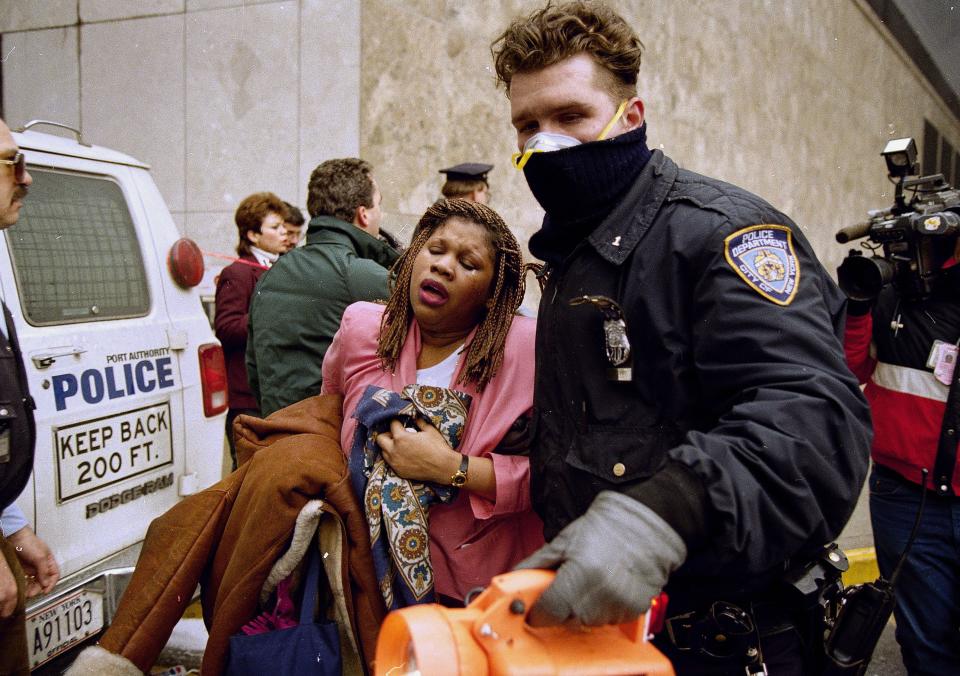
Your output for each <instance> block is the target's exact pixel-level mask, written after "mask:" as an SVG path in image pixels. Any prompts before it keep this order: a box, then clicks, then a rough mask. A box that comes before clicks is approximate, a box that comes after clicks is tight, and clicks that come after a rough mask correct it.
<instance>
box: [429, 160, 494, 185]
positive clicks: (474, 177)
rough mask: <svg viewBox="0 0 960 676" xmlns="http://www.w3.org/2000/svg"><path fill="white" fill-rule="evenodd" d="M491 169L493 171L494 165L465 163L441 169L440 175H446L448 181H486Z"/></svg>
mask: <svg viewBox="0 0 960 676" xmlns="http://www.w3.org/2000/svg"><path fill="white" fill-rule="evenodd" d="M491 169H493V165H492V164H482V163H480V162H464V163H463V164H457V165H455V166H452V167H447V168H446V169H441V170H440V172H439V173H441V174H446V175H447V180H448V181H486V180H487V172H488V171H490V170H491Z"/></svg>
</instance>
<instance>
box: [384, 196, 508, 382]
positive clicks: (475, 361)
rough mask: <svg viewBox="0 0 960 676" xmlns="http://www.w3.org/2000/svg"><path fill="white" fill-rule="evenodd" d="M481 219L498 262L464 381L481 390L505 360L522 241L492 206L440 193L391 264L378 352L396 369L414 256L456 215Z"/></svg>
mask: <svg viewBox="0 0 960 676" xmlns="http://www.w3.org/2000/svg"><path fill="white" fill-rule="evenodd" d="M455 217H459V218H462V219H464V220H466V221H470V222H471V223H476V224H477V225H479V226H481V227H482V228H483V229H484V230H486V231H487V234H488V236H489V238H490V248H491V249H492V250H493V256H494V261H493V263H494V266H493V279H492V283H491V287H490V288H491V291H490V299H491V301H492V304H491V305H490V307H489V308H488V309H487V312H486V314H485V315H484V317H483V319H481V320H480V323H479V325H478V326H477V332H476V334H475V335H474V337H473V340H471V341H470V344H469V345H468V346H467V348H466V352H465V355H464V359H465V363H464V367H463V369H462V370H461V373H460V378H459V379H458V380H457V382H458V383H460V384H466V383H468V382H473V383H475V384H476V386H477V389H478V390H480V391H481V392H482V391H483V388H484V387H486V385H487V383H489V382H490V380H491V379H492V378H493V377H494V376H495V375H496V374H497V370H498V369H499V368H500V365H501V364H502V363H503V349H504V344H505V343H506V339H507V333H508V332H509V331H510V324H511V322H512V321H513V316H514V314H516V312H517V308H519V307H520V303H521V302H522V301H523V293H524V265H523V256H522V255H521V253H520V245H519V244H518V243H517V239H516V238H515V237H514V236H513V233H512V232H510V228H509V227H508V226H507V224H506V223H504V221H503V219H502V218H500V216H499V215H498V214H497V212H495V211H494V210H493V209H491V208H490V207H488V206H486V205H484V204H480V203H479V202H472V201H470V200H465V199H441V200H439V201H437V202H436V203H434V204H433V206H431V207H430V208H429V209H427V211H426V213H425V214H424V215H423V217H422V218H421V219H420V222H419V223H418V224H417V228H416V230H415V231H414V234H413V241H411V242H410V246H409V248H407V250H406V251H405V252H404V253H403V255H401V256H400V258H398V259H397V261H396V263H394V264H393V267H392V268H391V270H390V271H391V273H392V277H393V279H394V282H393V285H392V286H393V289H392V290H391V294H390V299H389V300H388V301H387V305H386V308H385V309H384V312H383V317H382V319H381V320H380V335H379V338H378V342H377V356H378V357H380V361H381V363H382V365H383V367H384V368H385V369H386V370H390V371H392V370H394V369H395V368H396V365H397V361H398V360H399V359H400V351H401V349H402V348H403V341H404V340H405V339H406V337H407V331H408V329H409V327H410V322H411V321H412V320H413V318H414V315H413V307H412V306H411V304H410V283H411V279H412V277H413V262H414V259H416V257H417V254H419V253H420V250H421V249H422V248H423V246H424V244H426V242H427V240H428V239H430V237H431V236H432V235H433V233H435V232H436V231H437V230H438V229H439V228H440V227H441V226H443V225H444V224H445V223H446V222H447V221H448V220H450V219H451V218H455Z"/></svg>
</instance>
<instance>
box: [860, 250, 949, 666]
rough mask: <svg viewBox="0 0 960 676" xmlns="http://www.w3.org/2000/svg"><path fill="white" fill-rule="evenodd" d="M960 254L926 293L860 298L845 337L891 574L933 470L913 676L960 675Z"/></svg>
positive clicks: (904, 580) (912, 626) (902, 619)
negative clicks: (860, 387)
mask: <svg viewBox="0 0 960 676" xmlns="http://www.w3.org/2000/svg"><path fill="white" fill-rule="evenodd" d="M954 239H955V238H954ZM947 251H948V252H949V248H948V249H947ZM947 255H949V253H948V254H947ZM958 258H960V241H956V243H955V244H954V248H953V255H952V256H950V257H949V258H948V259H947V260H946V261H945V262H943V263H942V264H941V265H940V266H939V272H938V273H937V274H936V275H935V277H934V281H933V283H932V285H931V288H930V292H929V293H927V294H907V293H904V292H903V289H902V288H901V287H898V286H897V285H896V284H890V285H886V286H884V287H883V289H882V290H880V292H879V294H878V295H877V296H876V297H875V298H874V299H873V300H851V301H850V304H849V307H848V315H847V325H846V337H845V340H844V347H845V350H846V355H847V362H848V364H849V366H850V369H851V370H852V371H853V372H854V374H856V376H857V378H858V379H859V381H860V383H861V384H864V383H866V389H865V394H866V396H867V400H868V401H869V403H870V406H871V411H872V413H873V424H874V439H873V451H872V456H873V470H872V474H871V476H870V481H869V486H870V517H871V521H872V525H873V537H874V543H875V546H876V552H877V563H878V564H879V568H880V573H881V575H883V577H884V578H887V579H889V578H890V575H891V573H892V570H893V568H894V567H895V565H896V563H897V560H898V558H899V557H900V554H901V553H902V552H903V551H904V548H905V547H906V544H907V541H908V539H909V537H910V531H911V529H912V527H913V524H914V520H915V518H916V516H917V511H918V508H919V506H920V499H921V493H922V491H923V490H924V488H923V487H922V486H921V482H922V481H924V480H923V478H922V477H923V474H922V472H921V470H922V469H927V470H928V471H929V472H930V479H931V481H930V486H929V488H928V489H927V496H926V502H925V506H924V508H923V515H922V519H921V521H920V527H919V528H920V530H919V532H918V535H917V539H916V541H915V542H914V544H913V546H912V548H911V549H910V552H909V555H908V557H907V558H906V561H905V564H904V567H903V570H902V571H901V573H900V577H899V581H898V582H897V584H896V586H895V589H894V592H895V597H896V605H895V609H894V615H895V617H896V622H897V632H896V635H897V641H898V642H899V644H900V647H901V651H902V653H903V661H904V664H905V665H906V667H907V670H908V672H909V673H910V674H911V675H913V674H960V628H958V619H957V618H958V615H960V548H958V542H957V538H958V536H960V529H958V526H960V498H958V497H957V496H958V495H960V475H958V474H957V472H956V459H957V457H956V456H957V440H956V431H957V430H958V429H960V385H958V386H956V387H954V388H953V390H954V392H952V393H951V382H955V380H956V378H955V376H954V364H955V363H956V358H957V345H958V342H960V265H957V261H958ZM957 375H960V372H958V374H957Z"/></svg>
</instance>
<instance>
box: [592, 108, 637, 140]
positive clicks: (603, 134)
mask: <svg viewBox="0 0 960 676" xmlns="http://www.w3.org/2000/svg"><path fill="white" fill-rule="evenodd" d="M628 103H630V99H624V100H623V103H621V104H620V107H619V108H617V113H616V115H614V116H613V118H612V119H611V120H610V121H609V122H607V126H606V127H604V128H603V131H602V132H600V136H598V137H597V140H598V141H602V140H603V139H605V138H607V134H609V133H610V130H611V129H613V125H615V124H616V123H617V120H619V119H620V116H621V115H623V111H625V110H626V109H627V104H628Z"/></svg>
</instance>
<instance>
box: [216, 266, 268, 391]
mask: <svg viewBox="0 0 960 676" xmlns="http://www.w3.org/2000/svg"><path fill="white" fill-rule="evenodd" d="M266 270H267V268H265V267H263V266H262V265H260V264H259V263H258V262H257V259H256V258H254V257H253V256H250V255H247V256H241V257H240V259H239V260H238V261H237V262H236V263H231V264H230V265H228V266H227V267H225V268H224V269H223V271H222V272H221V273H220V277H219V279H218V280H217V296H216V313H215V314H214V319H213V327H214V331H215V332H216V334H217V338H219V339H220V342H221V343H223V357H224V360H225V361H226V363H227V385H228V388H229V395H230V399H229V404H230V408H257V400H256V399H255V398H254V396H253V393H252V392H250V384H249V383H248V382H247V365H246V353H247V318H248V316H249V311H250V299H251V298H252V297H253V290H254V288H255V287H256V286H257V280H258V279H260V276H261V275H262V274H263V273H264V272H266Z"/></svg>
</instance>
